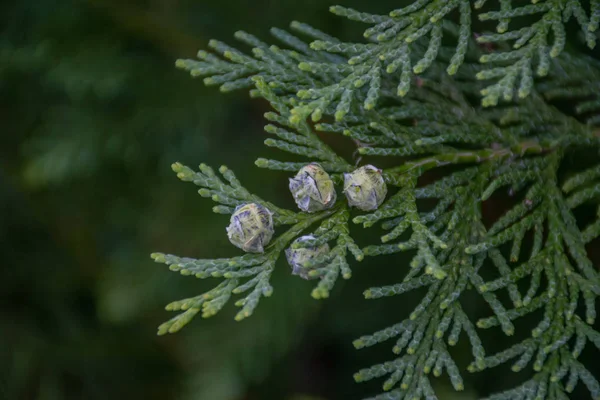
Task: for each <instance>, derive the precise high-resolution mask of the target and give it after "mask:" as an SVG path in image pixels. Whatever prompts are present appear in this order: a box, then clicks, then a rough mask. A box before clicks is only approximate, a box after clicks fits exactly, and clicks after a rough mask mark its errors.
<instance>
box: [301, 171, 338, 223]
mask: <svg viewBox="0 0 600 400" xmlns="http://www.w3.org/2000/svg"><path fill="white" fill-rule="evenodd" d="M290 191H291V192H292V195H293V196H294V200H295V201H296V204H298V207H299V208H300V209H301V210H302V211H306V212H309V213H312V212H315V211H321V210H325V209H328V208H330V207H331V206H333V205H334V204H335V200H336V199H337V194H336V192H335V187H334V185H333V181H332V180H331V178H330V177H329V174H328V173H327V172H326V171H325V170H324V169H323V168H322V167H321V166H320V165H319V164H317V163H311V164H308V165H306V166H304V167H302V168H301V169H300V171H298V173H297V174H296V176H295V177H293V178H290Z"/></svg>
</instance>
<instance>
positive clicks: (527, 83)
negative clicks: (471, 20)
mask: <svg viewBox="0 0 600 400" xmlns="http://www.w3.org/2000/svg"><path fill="white" fill-rule="evenodd" d="M484 3H485V0H483V1H481V0H480V1H477V2H476V3H475V7H477V8H480V7H482V6H483V4H484ZM499 3H500V10H497V11H489V12H486V13H483V14H479V19H480V20H481V21H498V25H497V26H496V31H497V32H498V33H495V34H492V33H490V34H484V35H481V36H479V37H478V38H477V41H478V42H479V43H492V44H495V43H506V42H511V43H512V50H508V51H498V52H493V53H490V54H485V55H483V56H481V58H480V61H481V62H482V63H490V64H492V65H499V66H497V67H495V68H491V69H486V70H483V71H481V72H479V73H478V74H477V77H478V78H479V79H498V83H496V84H493V85H490V86H488V87H486V88H485V89H483V90H482V94H483V96H484V98H483V101H482V102H483V105H495V104H497V102H498V99H500V98H502V99H504V100H506V101H510V100H512V98H513V95H514V90H515V88H516V87H518V96H519V97H520V98H524V97H527V96H528V95H529V94H530V92H531V90H532V88H533V68H534V63H535V62H536V61H537V69H536V74H537V75H538V76H546V75H547V74H548V71H549V69H550V58H555V57H558V56H559V55H560V54H561V53H562V52H563V49H564V47H565V44H566V32H565V26H564V24H565V23H566V22H568V21H569V20H570V19H571V18H572V17H574V18H575V19H576V20H577V22H578V24H579V26H580V27H581V30H582V31H583V33H584V35H585V40H586V43H587V45H588V47H589V48H590V49H593V48H594V47H595V46H596V35H595V34H594V32H595V31H596V30H597V29H598V23H597V22H594V21H595V19H597V17H596V18H594V17H593V16H594V15H595V14H596V13H597V10H596V8H597V4H595V5H594V6H593V8H592V12H591V15H592V20H590V19H589V18H588V15H587V13H586V11H585V9H584V8H583V6H582V5H581V4H580V2H579V1H562V0H550V1H543V2H532V3H533V4H528V5H523V6H519V7H513V5H512V1H510V0H503V1H500V2H499ZM527 16H539V19H538V20H537V21H536V22H534V23H532V24H531V25H529V26H525V27H523V28H520V29H518V30H513V31H509V30H508V27H509V24H510V22H511V21H512V20H513V19H515V18H520V17H527ZM550 34H552V36H553V43H552V45H550V44H549V43H548V36H549V35H550ZM517 81H518V83H517Z"/></svg>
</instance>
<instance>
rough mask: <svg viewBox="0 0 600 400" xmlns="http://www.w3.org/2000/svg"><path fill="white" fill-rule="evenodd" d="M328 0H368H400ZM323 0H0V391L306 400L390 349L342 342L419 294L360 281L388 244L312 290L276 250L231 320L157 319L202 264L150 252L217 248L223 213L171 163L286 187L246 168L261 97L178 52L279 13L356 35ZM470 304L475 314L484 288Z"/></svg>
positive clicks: (255, 143)
mask: <svg viewBox="0 0 600 400" xmlns="http://www.w3.org/2000/svg"><path fill="white" fill-rule="evenodd" d="M338 3H340V4H342V5H345V6H349V7H358V8H365V6H366V7H367V8H369V10H368V11H371V12H383V11H386V10H388V9H391V8H393V7H397V6H398V4H397V3H398V2H394V1H384V0H381V1H378V2H372V3H371V4H364V2H361V1H359V0H347V1H340V2H338ZM328 6H329V4H327V2H324V1H323V0H305V1H294V0H279V1H276V0H257V1H254V2H248V1H242V0H229V1H220V2H205V1H197V0H121V1H119V0H87V1H84V0H37V1H33V0H21V1H19V0H13V1H5V2H3V3H2V4H0V121H1V127H0V129H1V134H0V253H1V254H2V265H3V268H2V272H1V273H0V296H1V297H0V326H1V331H0V399H10V400H13V399H14V400H17V399H19V400H20V399H47V400H54V399H107V398H112V399H126V398H127V399H137V398H140V399H165V400H166V399H182V400H188V399H190V400H191V399H202V400H203V399H210V400H230V399H231V400H234V399H240V400H241V399H277V400H279V399H289V400H309V399H312V400H321V399H342V398H343V399H345V398H359V397H360V396H361V395H364V394H366V393H369V392H371V391H372V390H371V389H372V387H373V385H377V383H374V384H373V385H371V384H367V385H361V386H358V385H355V384H354V383H353V382H352V378H351V377H352V373H353V372H355V371H356V370H357V369H358V368H359V367H360V366H364V365H366V364H370V363H372V362H373V361H375V360H381V359H382V357H381V356H382V354H384V353H385V352H386V351H387V350H386V349H383V348H381V349H379V350H378V351H379V353H378V351H373V352H370V353H369V354H363V353H357V352H355V351H354V350H353V347H352V345H351V342H352V340H353V339H355V338H356V337H358V336H360V335H362V334H364V333H365V332H370V331H372V330H373V329H374V328H379V327H384V326H387V325H388V324H389V320H388V319H387V318H386V316H387V315H392V314H394V313H398V312H403V310H405V309H406V311H407V312H408V310H411V309H412V307H413V306H414V305H415V304H416V302H417V300H418V298H419V293H415V294H414V295H413V296H412V297H410V296H409V297H403V298H401V299H391V300H389V301H386V302H375V303H372V302H365V301H364V300H363V298H362V294H361V293H362V290H363V289H364V288H366V287H369V286H373V285H380V284H383V283H385V282H389V281H390V280H391V279H395V278H397V279H399V277H400V276H401V275H400V274H399V273H398V271H396V270H395V269H393V268H384V267H385V265H386V262H385V260H381V259H378V260H377V262H376V263H375V264H373V263H371V264H369V263H367V262H365V263H364V264H362V265H361V268H357V269H356V270H355V271H354V272H355V274H354V277H353V279H352V280H351V281H350V282H347V283H345V284H343V285H339V286H338V287H337V288H336V290H335V293H334V294H336V295H334V296H332V298H330V299H329V300H328V301H327V302H325V303H319V302H316V301H314V300H313V299H312V298H311V297H310V295H309V294H310V290H311V288H312V286H311V284H310V283H307V282H304V281H301V280H299V279H291V278H290V276H289V270H288V269H287V266H285V265H283V264H282V265H280V268H277V270H276V272H275V275H274V281H273V283H274V286H275V288H276V289H275V293H274V296H273V298H271V299H268V300H266V301H263V302H262V304H261V307H260V308H259V309H258V310H257V311H256V313H255V315H254V316H253V317H252V318H251V319H249V320H247V321H244V322H243V323H242V324H243V326H241V325H238V324H237V323H235V322H233V321H232V318H231V317H232V314H233V311H232V307H230V308H229V310H227V309H226V310H225V311H224V312H223V313H221V314H220V315H218V316H216V317H214V318H212V319H209V320H205V321H195V322H194V323H193V324H191V325H190V326H189V327H188V328H186V329H185V330H184V331H182V332H181V333H179V334H178V335H177V337H160V338H157V337H156V336H155V332H156V331H155V327H156V326H157V325H158V324H159V323H160V322H161V321H163V320H164V319H165V318H166V317H167V316H168V315H167V313H166V312H165V311H163V310H162V307H163V306H164V304H166V303H168V302H169V301H170V300H171V299H173V298H175V297H183V296H182V294H185V293H190V294H195V293H197V292H198V291H199V290H202V288H200V289H199V288H198V286H202V285H204V286H206V288H208V287H210V283H209V282H199V281H194V280H190V279H185V278H184V277H180V276H177V275H175V274H172V273H170V272H168V271H167V270H165V269H164V268H162V267H161V266H159V265H157V264H154V263H152V262H151V260H150V259H149V257H148V255H149V253H150V252H151V251H152V250H154V249H156V248H161V249H168V251H169V252H173V253H181V254H189V255H193V256H202V257H218V256H223V255H224V254H226V252H227V251H228V250H229V249H230V245H229V243H228V241H227V238H226V236H225V231H224V227H225V224H226V220H227V218H226V217H225V216H221V215H215V214H212V213H211V212H210V207H209V206H208V204H209V201H208V200H203V199H201V198H200V197H199V196H197V194H196V193H194V191H192V190H190V188H189V187H188V185H184V184H179V182H178V181H177V179H175V178H174V177H173V176H172V174H171V171H170V168H169V165H170V164H171V163H172V162H174V161H181V162H184V163H186V164H190V165H194V164H198V163H200V162H207V163H209V164H213V165H219V164H220V163H223V162H227V164H228V166H230V167H231V168H232V169H234V170H236V171H237V173H238V175H239V177H240V179H242V180H243V181H244V182H245V183H246V184H247V185H248V187H250V188H252V189H253V190H254V191H256V192H257V193H259V194H260V195H264V196H265V197H269V198H270V199H273V200H274V201H279V202H280V203H284V204H286V203H287V204H292V199H291V198H289V196H288V195H287V194H288V193H287V189H286V179H284V178H285V177H287V175H286V174H278V173H275V172H270V171H269V172H265V171H261V173H260V174H258V173H255V171H254V169H253V168H252V169H250V168H247V167H248V166H249V165H252V164H253V161H254V159H255V158H256V155H258V154H260V155H264V156H269V154H271V153H270V152H273V153H274V152H276V151H275V150H268V149H265V148H263V147H262V144H261V142H262V140H263V135H264V132H263V131H262V126H263V125H264V123H263V120H262V114H263V113H264V111H266V107H267V106H266V104H264V103H261V102H258V103H256V102H250V100H249V99H248V98H247V97H246V96H245V95H244V94H243V93H234V94H229V95H227V96H224V95H221V94H219V93H218V91H217V90H216V89H214V88H211V89H206V88H203V86H202V85H201V83H200V82H194V81H190V79H189V77H188V75H187V74H186V73H183V72H181V71H177V70H176V69H175V68H174V67H173V64H174V60H175V59H176V58H180V57H193V56H194V54H195V52H196V50H197V49H200V48H205V44H206V43H207V41H208V39H209V38H212V37H215V38H218V39H220V40H223V41H228V42H230V41H231V40H230V39H229V38H230V37H231V35H232V33H233V32H234V31H236V30H240V29H243V30H245V31H248V32H253V33H255V34H257V36H266V35H267V32H268V28H269V27H271V26H279V27H284V26H286V25H287V23H288V22H289V21H291V20H293V19H294V20H300V21H307V22H310V23H311V24H312V25H314V26H316V27H319V28H323V29H324V30H326V31H327V32H328V33H330V34H333V35H336V36H340V37H345V38H347V39H349V40H351V39H352V38H356V37H357V36H358V32H359V30H358V28H357V27H355V26H353V25H352V24H351V23H348V22H346V21H344V20H343V19H339V18H336V17H335V16H333V15H330V14H329V13H328V12H327V8H328ZM354 29H356V30H354ZM340 145H343V144H340ZM264 182H270V184H269V185H264ZM272 182H280V183H276V184H273V183H272ZM208 226H211V227H223V228H222V229H221V228H218V229H217V228H215V229H216V230H211V229H207V228H206V227H208ZM359 239H360V238H359ZM382 258H383V257H382ZM375 270H376V271H377V274H374V273H372V271H375ZM341 291H343V292H344V296H343V297H341V296H339V293H340V292H341ZM278 294H285V296H283V295H281V296H278ZM469 307H472V310H471V311H472V312H474V313H475V314H477V312H478V310H479V309H480V308H481V309H483V308H485V305H483V304H479V303H477V302H474V303H473V304H469ZM228 311H229V312H228ZM480 313H481V312H480ZM488 339H489V340H491V341H493V340H494V338H488ZM457 350H458V352H459V353H460V351H461V349H460V346H459V348H458V349H457ZM366 357H368V358H369V359H368V360H367V359H366ZM457 359H460V355H459V356H457ZM462 361H463V362H464V363H465V364H466V363H468V362H469V361H470V353H469V351H465V356H464V360H462ZM514 375H515V374H511V375H507V376H506V377H504V376H495V382H490V380H489V379H486V378H489V376H490V375H489V374H488V375H486V373H481V374H478V375H477V376H476V378H475V379H474V380H472V381H471V382H467V390H466V391H465V392H464V393H461V394H460V395H457V394H454V393H452V390H451V389H450V387H449V386H448V395H447V396H445V395H444V393H445V391H444V385H449V383H445V382H442V383H441V384H440V385H441V386H440V387H439V388H436V389H438V393H439V394H440V398H442V399H472V398H476V397H477V396H476V395H477V394H480V393H485V392H487V391H488V388H489V387H491V386H492V384H493V386H494V388H497V387H498V386H510V385H513V384H514V380H515V379H517V378H518V376H517V377H515V376H514ZM450 393H452V394H450Z"/></svg>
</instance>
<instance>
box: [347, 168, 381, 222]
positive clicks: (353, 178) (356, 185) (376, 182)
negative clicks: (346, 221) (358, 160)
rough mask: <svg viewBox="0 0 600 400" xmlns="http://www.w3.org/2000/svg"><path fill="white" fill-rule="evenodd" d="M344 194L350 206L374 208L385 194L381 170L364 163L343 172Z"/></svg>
mask: <svg viewBox="0 0 600 400" xmlns="http://www.w3.org/2000/svg"><path fill="white" fill-rule="evenodd" d="M344 194H345V195H346V197H347V198H348V204H350V205H351V206H354V207H356V208H358V209H360V210H363V211H372V210H376V209H377V207H379V206H380V205H381V203H383V200H384V199H385V195H386V194H387V186H386V184H385V181H384V180H383V175H382V173H381V170H380V169H377V168H375V167H374V166H372V165H365V166H364V167H360V168H359V169H357V170H356V171H353V172H351V173H349V174H344Z"/></svg>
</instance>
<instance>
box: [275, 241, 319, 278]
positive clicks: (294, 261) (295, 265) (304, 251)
mask: <svg viewBox="0 0 600 400" xmlns="http://www.w3.org/2000/svg"><path fill="white" fill-rule="evenodd" d="M308 240H315V237H314V236H313V235H305V236H301V237H299V238H298V239H296V240H294V242H293V243H292V246H294V244H295V243H302V242H306V241H308ZM327 253H329V245H328V244H327V243H324V244H322V245H320V246H312V247H300V248H294V247H289V248H287V249H286V250H285V256H286V258H287V261H288V263H289V264H290V266H291V267H292V274H294V275H298V276H300V277H301V278H303V279H307V280H308V279H315V278H317V276H316V275H315V276H310V275H309V273H310V271H312V270H314V269H316V268H318V267H320V265H319V264H316V265H311V266H305V264H306V263H307V262H309V261H312V260H314V259H315V258H316V257H318V256H325V255H326V254H327ZM321 264H323V263H321Z"/></svg>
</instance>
